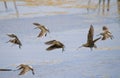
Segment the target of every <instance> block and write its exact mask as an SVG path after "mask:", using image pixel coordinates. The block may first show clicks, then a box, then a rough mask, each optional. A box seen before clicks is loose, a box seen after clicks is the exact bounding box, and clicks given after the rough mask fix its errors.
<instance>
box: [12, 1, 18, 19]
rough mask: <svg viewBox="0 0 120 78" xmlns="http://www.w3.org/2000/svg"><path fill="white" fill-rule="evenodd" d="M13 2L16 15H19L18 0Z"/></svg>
mask: <svg viewBox="0 0 120 78" xmlns="http://www.w3.org/2000/svg"><path fill="white" fill-rule="evenodd" d="M13 3H14V7H15V11H16V16H17V17H19V12H18V9H17V5H16V0H13Z"/></svg>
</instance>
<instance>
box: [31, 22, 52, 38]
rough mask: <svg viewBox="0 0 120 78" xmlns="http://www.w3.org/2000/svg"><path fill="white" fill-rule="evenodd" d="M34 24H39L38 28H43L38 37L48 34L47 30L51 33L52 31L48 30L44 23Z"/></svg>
mask: <svg viewBox="0 0 120 78" xmlns="http://www.w3.org/2000/svg"><path fill="white" fill-rule="evenodd" d="M33 24H34V25H36V26H37V27H36V28H39V29H40V30H41V32H40V33H39V35H38V36H37V37H42V36H44V35H45V36H46V35H47V32H49V33H50V31H49V30H48V28H47V27H45V26H44V25H41V24H39V23H33Z"/></svg>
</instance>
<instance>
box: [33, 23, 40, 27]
mask: <svg viewBox="0 0 120 78" xmlns="http://www.w3.org/2000/svg"><path fill="white" fill-rule="evenodd" d="M33 25H35V26H41V25H40V24H39V23H33Z"/></svg>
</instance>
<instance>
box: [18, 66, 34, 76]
mask: <svg viewBox="0 0 120 78" xmlns="http://www.w3.org/2000/svg"><path fill="white" fill-rule="evenodd" d="M17 68H18V69H17V70H21V72H20V73H19V75H24V74H25V73H26V72H28V71H30V70H31V71H32V74H33V75H34V74H35V73H34V69H33V68H32V66H29V65H26V64H20V65H19V66H17Z"/></svg>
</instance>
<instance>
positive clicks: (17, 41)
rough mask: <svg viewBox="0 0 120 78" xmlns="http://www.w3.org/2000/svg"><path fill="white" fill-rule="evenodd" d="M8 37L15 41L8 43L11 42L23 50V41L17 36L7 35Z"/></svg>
mask: <svg viewBox="0 0 120 78" xmlns="http://www.w3.org/2000/svg"><path fill="white" fill-rule="evenodd" d="M7 35H8V36H9V37H11V38H13V39H10V40H9V41H8V42H11V43H13V44H16V45H19V48H21V46H22V43H21V41H20V40H19V38H18V37H17V36H16V35H15V34H7ZM8 42H7V43H8Z"/></svg>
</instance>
